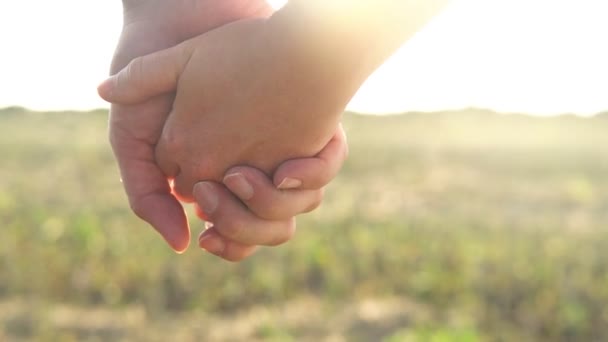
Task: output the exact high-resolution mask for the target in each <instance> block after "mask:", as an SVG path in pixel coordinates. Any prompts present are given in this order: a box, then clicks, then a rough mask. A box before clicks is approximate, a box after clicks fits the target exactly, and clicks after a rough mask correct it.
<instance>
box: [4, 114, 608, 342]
mask: <svg viewBox="0 0 608 342" xmlns="http://www.w3.org/2000/svg"><path fill="white" fill-rule="evenodd" d="M106 122H107V114H106V113H105V112H102V111H99V112H93V113H46V114H43V113H28V112H25V111H24V110H22V109H19V108H10V109H5V110H0V156H1V159H0V160H1V164H0V165H1V167H0V224H1V225H0V228H1V229H2V230H1V232H0V340H1V341H22V340H26V341H27V340H35V341H133V340H141V341H202V340H210V341H213V340H247V341H255V340H275V341H290V340H293V341H295V340H298V341H300V340H304V341H306V340H310V341H318V340H328V341H342V340H345V341H346V340H347V341H388V342H394V341H433V342H435V341H462V342H469V341H605V340H608V329H607V327H608V306H607V305H606V303H608V158H606V157H607V156H606V152H607V151H606V148H607V147H606V146H608V115H601V116H598V117H596V118H593V119H581V118H575V117H570V116H564V117H559V118H551V119H546V118H545V119H541V118H531V117H526V116H521V115H498V114H494V113H491V112H484V111H479V110H469V111H464V112H454V113H435V114H415V113H414V114H410V115H407V116H392V117H367V116H365V117H364V116H357V115H352V114H347V115H346V119H345V126H346V129H347V132H348V134H349V143H350V146H351V158H350V160H349V161H348V162H347V164H346V165H345V167H344V169H343V172H342V174H341V175H340V177H339V178H338V179H336V181H335V182H334V183H333V184H332V185H331V186H330V187H329V189H328V190H327V195H326V200H325V203H324V205H323V207H322V208H321V209H320V210H318V211H316V212H314V213H313V214H309V215H306V216H303V217H301V218H300V220H299V232H298V235H297V237H296V239H295V240H294V241H292V242H291V243H289V244H288V245H286V246H283V247H281V248H275V249H267V250H263V251H261V252H260V253H258V254H257V255H256V256H255V257H254V258H252V259H251V260H249V261H246V262H243V263H241V264H229V263H226V262H223V261H220V260H219V259H217V258H215V257H212V256H210V255H207V254H205V253H204V252H201V251H199V250H197V249H196V248H191V249H190V250H189V251H188V252H187V253H186V254H185V255H181V256H178V255H176V254H174V253H173V252H171V251H169V250H168V248H166V247H165V245H164V244H163V242H162V241H161V240H160V239H159V238H158V237H157V235H156V234H155V233H154V232H153V231H152V230H151V229H149V228H148V227H147V226H146V225H145V224H144V223H142V222H140V221H139V220H137V219H136V218H134V217H133V215H131V213H130V212H129V210H128V206H127V204H126V201H125V199H124V196H123V193H122V188H121V185H120V183H119V180H118V176H117V171H116V167H115V164H114V162H113V159H112V156H111V153H110V150H109V147H108V144H107V142H106ZM201 228H202V224H198V225H196V224H195V229H201ZM197 233H198V231H195V234H197Z"/></svg>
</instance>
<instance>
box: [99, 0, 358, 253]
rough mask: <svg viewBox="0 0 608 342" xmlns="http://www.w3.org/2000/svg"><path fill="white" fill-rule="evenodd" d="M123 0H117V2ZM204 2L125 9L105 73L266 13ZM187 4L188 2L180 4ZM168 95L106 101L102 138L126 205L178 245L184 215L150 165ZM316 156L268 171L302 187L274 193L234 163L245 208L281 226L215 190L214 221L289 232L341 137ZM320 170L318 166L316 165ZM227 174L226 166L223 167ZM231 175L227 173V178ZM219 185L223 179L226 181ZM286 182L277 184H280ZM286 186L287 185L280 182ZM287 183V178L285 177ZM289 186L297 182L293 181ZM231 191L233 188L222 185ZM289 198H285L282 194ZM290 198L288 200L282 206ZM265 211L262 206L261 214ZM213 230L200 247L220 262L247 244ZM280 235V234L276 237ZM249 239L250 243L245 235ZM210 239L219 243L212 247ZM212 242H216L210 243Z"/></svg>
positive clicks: (327, 175)
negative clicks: (106, 131)
mask: <svg viewBox="0 0 608 342" xmlns="http://www.w3.org/2000/svg"><path fill="white" fill-rule="evenodd" d="M126 3H127V1H125V4H126ZM203 3H207V4H208V6H195V8H192V7H188V6H184V2H183V1H175V2H167V1H147V2H140V3H139V6H138V7H135V8H131V9H129V8H126V11H125V27H124V29H123V33H122V37H121V40H120V44H119V47H118V48H117V51H116V54H115V58H114V61H113V65H112V73H114V72H116V71H117V70H118V69H120V68H122V67H123V66H124V65H126V64H127V63H128V62H129V61H130V60H131V59H133V58H134V57H137V56H139V55H142V54H145V53H148V52H153V51H155V50H160V49H162V48H166V47H168V46H173V45H175V44H176V43H177V42H179V41H183V40H185V39H187V38H189V37H191V36H194V35H196V34H198V33H200V32H203V31H205V30H208V29H210V28H212V27H214V26H217V25H221V24H222V21H223V20H225V21H231V20H234V19H236V18H238V17H239V16H266V15H268V14H269V13H270V9H269V8H268V7H267V5H266V4H265V2H264V1H258V2H256V1H247V2H246V4H245V1H242V2H238V1H231V2H230V3H229V4H227V2H223V1H219V2H218V1H202V0H201V1H199V4H203ZM188 4H190V5H192V4H193V2H188ZM172 100H173V97H172V96H170V95H165V96H159V97H156V98H154V99H151V100H149V101H146V102H144V103H141V104H137V105H131V106H126V105H113V106H112V110H111V116H110V140H111V142H112V146H113V149H114V152H115V155H116V158H117V160H118V162H119V167H120V169H121V174H122V178H123V181H124V185H125V189H126V192H127V194H128V196H129V201H130V203H131V206H132V208H133V209H134V211H135V212H136V213H137V214H138V216H140V217H141V218H143V219H144V220H146V221H148V222H149V223H151V224H152V225H153V226H154V228H155V229H156V230H157V231H158V232H159V233H160V234H161V235H162V236H163V237H164V238H165V240H167V242H168V243H169V244H170V245H171V246H172V248H174V249H175V250H177V251H182V250H184V249H185V248H186V247H187V245H188V243H189V239H190V235H189V232H190V230H189V228H188V224H187V220H186V218H185V215H184V213H183V209H182V207H181V205H180V204H179V202H178V201H176V200H175V198H174V197H173V196H172V195H171V194H170V188H169V186H168V185H167V179H166V176H165V175H164V174H162V172H161V171H160V170H159V169H158V167H157V165H156V162H155V160H154V154H153V148H154V146H155V145H156V143H157V142H158V138H159V135H160V132H161V130H162V127H163V125H164V122H165V119H166V113H168V112H169V109H170V107H171V102H172ZM337 137H338V139H335V140H334V141H333V143H331V144H329V145H328V146H327V147H326V148H325V149H324V151H323V153H321V154H319V156H318V157H317V158H310V159H301V160H293V161H288V162H286V163H285V164H283V165H282V166H281V167H280V168H279V169H278V170H277V172H276V174H275V183H276V185H279V184H280V183H281V182H282V181H283V179H284V178H287V177H290V178H292V179H299V180H300V181H302V182H303V184H302V189H316V190H315V191H311V190H302V191H288V192H286V191H279V190H277V189H276V188H275V186H274V185H273V184H272V183H270V182H269V181H268V180H267V178H266V177H265V175H263V174H261V173H260V172H258V171H256V170H255V169H251V168H243V167H241V168H239V169H238V170H239V173H241V174H243V175H244V176H245V177H246V178H247V179H249V181H250V182H251V185H252V188H253V189H254V196H253V197H252V198H248V199H245V198H242V197H241V200H242V201H243V202H244V203H246V204H247V205H249V206H250V207H252V212H253V214H259V215H260V216H265V217H273V218H275V220H277V221H278V220H283V224H282V225H281V224H278V222H273V220H263V219H260V218H258V217H256V216H254V215H252V212H250V211H248V210H247V208H245V207H244V206H242V205H241V202H240V201H238V200H237V199H236V198H234V196H232V195H231V194H228V193H226V192H225V191H226V190H225V189H222V188H220V189H219V190H218V191H221V192H222V194H223V195H222V197H221V198H220V201H219V205H218V208H219V209H218V211H217V213H215V214H214V215H212V216H211V217H212V218H213V219H214V221H215V222H219V223H220V226H228V225H234V224H236V223H238V224H241V225H245V224H247V225H250V226H258V227H259V226H264V225H267V224H273V225H274V227H279V226H281V227H282V228H283V229H277V230H273V234H276V236H277V237H275V238H270V239H274V240H275V241H279V240H280V239H285V237H286V236H289V235H290V232H293V227H294V226H293V219H292V218H291V217H292V216H294V215H296V214H298V213H300V212H303V211H305V210H307V209H311V208H314V207H316V206H317V205H318V203H319V201H320V198H321V197H322V191H321V190H319V189H321V188H322V187H323V186H324V185H325V184H327V183H328V182H329V181H330V180H331V179H332V178H333V177H334V176H335V174H336V173H337V170H338V169H339V168H340V166H341V164H342V162H343V160H344V158H343V157H344V156H345V154H346V153H345V151H346V144H345V141H344V140H343V139H341V137H342V135H338V136H337ZM321 169H323V170H321ZM230 172H232V170H231V171H229V173H230ZM228 178H229V179H235V177H234V176H233V177H228ZM227 184H229V185H230V184H231V182H230V181H228V182H227ZM285 185H286V184H283V188H284V186H285ZM287 185H289V184H287ZM291 185H292V186H293V185H294V184H293V183H291ZM296 185H297V184H296ZM229 188H231V189H234V186H232V187H230V186H229ZM287 199H289V201H288V202H286V201H285V200H287ZM285 203H291V204H290V205H284V204H285ZM269 211H270V212H269ZM214 231H215V229H210V230H208V231H207V233H205V234H206V235H205V236H207V238H206V239H205V241H206V242H201V243H200V245H201V247H203V248H206V249H208V250H212V249H213V251H212V252H214V253H215V254H217V255H219V256H221V257H224V258H225V259H228V260H234V261H236V260H241V259H243V258H244V257H246V256H247V255H249V254H251V253H252V252H253V250H254V249H255V248H254V247H253V246H252V245H246V244H242V243H238V242H236V241H232V240H230V239H227V238H223V237H221V236H219V235H218V236H217V237H214ZM281 236H282V238H281ZM253 242H254V243H253V244H254V245H255V244H258V243H255V241H253ZM218 244H219V245H220V246H224V247H225V248H220V249H218V248H217V246H218ZM213 247H216V248H215V249H214V248H213Z"/></svg>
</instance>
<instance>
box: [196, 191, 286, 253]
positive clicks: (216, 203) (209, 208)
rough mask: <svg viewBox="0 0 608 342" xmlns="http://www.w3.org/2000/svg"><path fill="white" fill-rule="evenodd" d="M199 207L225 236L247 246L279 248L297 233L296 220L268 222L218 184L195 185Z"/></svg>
mask: <svg viewBox="0 0 608 342" xmlns="http://www.w3.org/2000/svg"><path fill="white" fill-rule="evenodd" d="M193 193H194V198H195V199H196V202H197V205H198V206H199V207H200V209H201V210H202V212H203V213H204V215H205V216H206V217H208V219H209V221H211V222H213V226H214V228H215V229H216V231H217V232H218V233H219V234H220V235H222V236H223V237H225V238H227V239H230V240H232V241H234V242H238V243H241V244H245V245H264V246H276V245H280V244H282V243H285V242H287V241H289V240H290V239H291V238H292V237H293V235H294V234H295V219H294V218H290V219H287V220H283V221H266V220H263V219H260V218H259V217H257V216H255V215H254V214H253V213H251V212H250V211H249V210H247V208H246V207H245V206H244V205H243V204H242V203H241V202H240V201H239V200H238V199H237V198H236V197H234V196H233V195H232V194H231V193H230V192H229V191H228V189H226V188H225V187H224V186H222V185H220V184H218V183H215V182H200V183H197V184H196V185H195V186H194V190H193Z"/></svg>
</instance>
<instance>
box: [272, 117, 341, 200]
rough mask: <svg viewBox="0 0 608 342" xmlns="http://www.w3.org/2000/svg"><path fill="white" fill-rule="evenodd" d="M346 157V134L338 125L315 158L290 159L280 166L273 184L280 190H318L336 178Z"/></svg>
mask: <svg viewBox="0 0 608 342" xmlns="http://www.w3.org/2000/svg"><path fill="white" fill-rule="evenodd" d="M347 156H348V144H347V142H346V134H345V133H344V130H343V129H342V125H340V126H339V127H338V129H337V130H336V133H335V134H334V136H333V138H332V139H331V140H330V141H329V143H328V144H327V145H326V146H325V147H324V148H323V150H322V151H321V152H319V153H318V154H317V155H316V156H315V157H312V158H300V159H292V160H288V161H286V162H284V163H283V164H281V165H280V166H279V168H278V169H277V171H276V172H275V173H274V176H273V183H274V185H275V186H276V187H277V188H278V189H281V190H289V189H320V188H322V187H324V186H325V185H327V184H328V183H329V182H330V181H331V180H332V179H334V177H336V175H337V174H338V172H339V171H340V168H342V164H344V161H345V160H346V158H347Z"/></svg>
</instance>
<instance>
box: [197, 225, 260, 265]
mask: <svg viewBox="0 0 608 342" xmlns="http://www.w3.org/2000/svg"><path fill="white" fill-rule="evenodd" d="M198 245H199V247H200V248H202V249H204V250H206V251H207V252H209V253H211V254H213V255H216V256H218V257H220V258H222V259H225V260H228V261H232V262H237V261H242V260H244V259H246V258H248V257H249V256H251V255H252V254H253V253H255V251H256V250H257V246H253V245H244V244H241V243H238V242H235V241H232V240H229V239H226V238H225V237H223V236H222V235H220V234H219V233H218V232H217V231H216V229H215V228H214V227H213V226H211V227H210V228H208V229H206V230H205V231H203V232H202V233H201V235H200V236H199V238H198Z"/></svg>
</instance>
